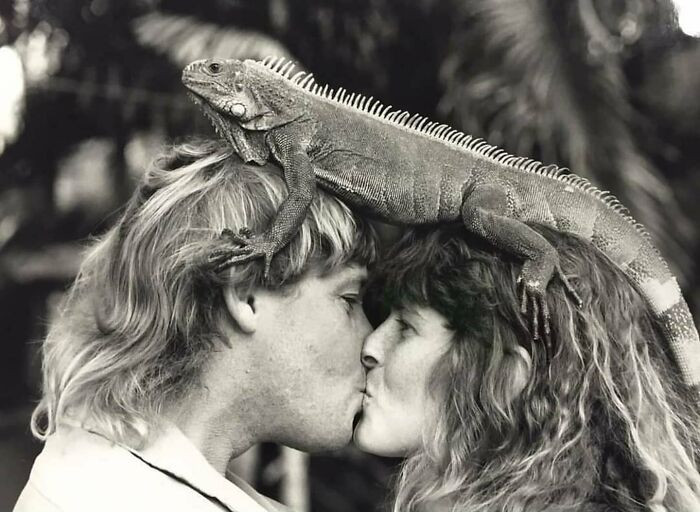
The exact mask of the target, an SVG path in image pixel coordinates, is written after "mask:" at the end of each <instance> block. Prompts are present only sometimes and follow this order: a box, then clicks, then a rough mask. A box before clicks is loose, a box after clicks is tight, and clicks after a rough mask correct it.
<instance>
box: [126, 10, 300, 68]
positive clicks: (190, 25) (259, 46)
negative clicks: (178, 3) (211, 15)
mask: <svg viewBox="0 0 700 512" xmlns="http://www.w3.org/2000/svg"><path fill="white" fill-rule="evenodd" d="M132 28H133V31H134V35H135V36H136V39H137V41H138V42H139V43H140V44H141V45H143V46H146V47H149V48H152V49H154V50H156V51H157V52H160V53H163V54H166V55H167V56H168V57H169V58H170V60H171V61H172V62H173V63H174V64H175V65H177V66H185V65H186V64H188V63H190V62H192V61H193V60H197V59H203V58H211V57H217V58H228V59H245V58H251V59H262V58H264V57H267V56H276V57H284V58H285V59H291V60H294V58H293V56H292V55H291V54H290V53H289V51H288V50H287V49H286V48H285V47H284V46H283V45H282V44H281V43H279V42H278V41H276V40H275V39H273V38H271V37H268V36H266V35H264V34H261V33H259V32H255V31H251V30H242V29H239V28H236V27H224V26H220V25H216V24H212V23H206V22H203V21H200V20H198V19H196V18H194V17H192V16H181V15H176V14H164V13H161V12H152V13H149V14H146V15H144V16H141V17H139V18H136V19H135V20H134V21H133V22H132Z"/></svg>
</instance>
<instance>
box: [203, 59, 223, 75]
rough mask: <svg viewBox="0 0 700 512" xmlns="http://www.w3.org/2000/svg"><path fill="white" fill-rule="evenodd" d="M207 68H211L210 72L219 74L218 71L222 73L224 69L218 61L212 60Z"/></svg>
mask: <svg viewBox="0 0 700 512" xmlns="http://www.w3.org/2000/svg"><path fill="white" fill-rule="evenodd" d="M207 69H208V70H209V72H210V73H214V74H218V73H221V70H222V69H223V67H222V66H221V64H219V63H218V62H211V63H210V64H209V65H208V66H207Z"/></svg>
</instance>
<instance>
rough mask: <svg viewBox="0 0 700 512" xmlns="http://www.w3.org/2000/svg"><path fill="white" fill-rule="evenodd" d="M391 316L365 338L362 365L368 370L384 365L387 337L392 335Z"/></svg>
mask: <svg viewBox="0 0 700 512" xmlns="http://www.w3.org/2000/svg"><path fill="white" fill-rule="evenodd" d="M391 321H392V319H391V316H390V317H389V318H387V319H386V320H384V322H383V323H382V324H381V325H380V326H379V327H377V328H376V329H375V330H374V331H372V332H371V333H370V334H369V336H367V337H366V338H365V342H364V344H363V345H362V356H361V359H362V364H363V365H364V366H365V368H367V369H368V370H371V369H372V368H376V367H377V366H380V365H382V364H383V363H384V356H385V346H386V343H385V341H386V337H387V336H389V335H390V332H389V331H390V328H391Z"/></svg>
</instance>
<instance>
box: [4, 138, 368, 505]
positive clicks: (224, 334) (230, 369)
mask: <svg viewBox="0 0 700 512" xmlns="http://www.w3.org/2000/svg"><path fill="white" fill-rule="evenodd" d="M285 196H286V188H285V185H284V181H283V179H282V175H281V171H280V170H279V169H278V168H276V167H274V166H266V167H253V166H248V165H244V164H243V163H241V161H240V160H238V159H237V157H235V156H233V155H232V152H231V151H230V150H229V149H228V148H227V147H226V146H225V145H224V144H223V143H220V142H193V143H188V144H183V145H180V146H176V147H174V148H171V149H170V150H168V151H166V152H165V153H164V154H163V155H162V156H161V157H160V158H158V159H156V161H155V162H154V163H153V164H152V165H151V167H150V168H149V169H148V170H147V171H146V173H145V177H144V180H143V183H142V185H141V186H140V187H139V189H138V190H137V191H136V193H135V194H134V197H133V198H132V200H131V202H130V203H129V205H128V206H127V208H126V210H125V212H124V214H123V216H122V217H121V219H120V220H119V221H118V222H117V224H116V225H115V226H114V227H113V228H112V229H111V230H110V231H109V232H107V233H106V235H105V236H104V237H102V238H101V239H100V240H98V241H97V242H96V243H95V244H94V245H93V247H92V249H91V251H90V252H89V254H88V255H87V257H86V259H85V261H84V263H83V265H82V267H81V271H80V274H79V276H78V278H77V279H76V281H75V283H74V285H73V287H72V289H71V291H70V293H69V294H68V298H67V300H66V302H65V305H64V307H63V309H62V311H61V315H60V317H59V318H58V320H57V321H56V322H55V323H54V324H53V325H52V326H51V328H50V331H49V334H48V336H47V338H46V340H45V342H44V346H43V368H44V374H43V380H44V382H43V397H42V400H41V402H40V404H39V405H38V407H37V409H36V411H35V412H34V416H33V418H32V430H33V432H34V433H35V435H37V437H39V438H41V439H43V440H45V441H46V445H45V447H44V450H43V451H42V453H41V454H40V455H39V457H38V458H37V460H36V462H35V464H34V468H33V470H32V473H31V476H30V478H29V481H28V483H27V486H26V487H25V489H24V491H23V493H22V495H21V496H20V498H19V501H18V502H17V505H16V507H15V511H16V512H49V511H51V512H53V511H64V512H82V511H94V510H100V511H111V510H115V511H116V510H119V511H125V510H129V511H141V510H144V511H146V510H148V511H152V510H168V511H178V510H182V511H188V512H189V511H210V510H211V511H213V510H230V511H236V512H243V511H251V512H259V511H265V510H267V511H273V510H281V509H282V508H281V506H280V505H279V504H276V503H274V502H273V501H272V500H269V499H267V498H265V497H263V496H261V495H259V494H257V493H256V492H255V491H253V490H252V489H251V488H250V487H248V486H247V485H245V484H244V483H242V482H238V483H237V484H235V483H232V482H231V481H229V480H227V479H226V478H225V475H226V467H227V464H228V462H229V460H230V459H231V458H233V457H236V456H237V455H239V454H241V453H243V452H244V451H246V450H247V449H248V448H249V447H250V446H252V445H254V444H256V443H259V442H263V441H274V442H278V443H282V444H285V445H287V446H291V447H293V448H297V449H300V450H305V451H314V450H327V449H333V448H339V447H342V446H344V445H345V444H347V443H348V442H349V441H350V439H351V436H352V426H353V419H354V417H355V415H356V414H357V413H358V411H359V410H360V408H361V403H362V397H363V390H364V386H365V379H364V372H363V370H362V366H361V364H360V351H361V346H362V342H363V339H364V338H365V336H366V335H367V334H368V333H369V331H370V326H369V324H368V322H367V319H366V318H365V316H364V313H363V311H362V307H361V299H362V291H363V289H362V283H363V281H364V279H365V276H366V266H367V265H368V264H369V263H371V262H372V260H373V259H374V257H375V237H374V234H373V232H372V230H371V229H370V228H369V227H368V226H366V225H365V224H363V223H362V221H361V219H359V218H356V217H354V216H353V215H352V214H351V212H350V211H349V210H348V209H347V208H346V207H345V206H344V205H343V204H342V203H340V202H339V201H338V200H336V199H334V198H333V197H331V196H329V195H326V194H325V193H323V192H319V193H318V194H317V197H316V198H315V199H314V202H313V204H312V206H311V208H310V212H309V214H308V216H307V218H306V220H305V222H304V224H303V226H302V227H301V229H300V230H299V233H298V235H297V236H296V238H295V239H294V240H293V241H292V242H291V243H290V244H289V245H288V246H287V247H286V248H284V249H283V250H282V251H281V252H280V253H279V254H278V255H277V256H276V257H275V258H274V260H273V263H272V268H271V271H270V273H269V274H268V275H267V276H265V275H264V273H263V269H262V262H261V261H253V262H249V263H245V264H241V265H237V266H234V267H232V268H231V269H229V270H227V271H223V272H215V271H214V270H212V266H211V265H210V264H208V263H209V258H211V256H212V255H213V254H215V253H216V251H217V250H218V249H220V248H221V247H222V246H223V244H224V243H225V242H223V241H222V239H221V238H220V236H219V235H220V233H221V232H222V230H224V229H231V230H233V231H239V230H241V229H242V228H249V229H250V230H251V231H252V232H259V231H262V229H263V228H264V227H265V226H266V225H267V224H268V222H269V221H270V219H271V218H272V217H273V216H274V215H275V213H276V210H277V207H278V206H279V204H280V203H281V201H282V200H283V199H284V197H285Z"/></svg>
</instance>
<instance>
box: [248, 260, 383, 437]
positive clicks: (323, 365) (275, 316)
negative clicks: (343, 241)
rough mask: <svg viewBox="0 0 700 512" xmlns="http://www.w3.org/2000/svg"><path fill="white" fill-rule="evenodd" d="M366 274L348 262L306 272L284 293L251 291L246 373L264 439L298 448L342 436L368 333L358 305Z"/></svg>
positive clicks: (349, 426)
mask: <svg viewBox="0 0 700 512" xmlns="http://www.w3.org/2000/svg"><path fill="white" fill-rule="evenodd" d="M366 276H367V271H366V269H365V268H364V267H360V266H355V265H352V266H347V267H343V268H342V269H340V270H339V271H337V272H333V273H331V274H329V275H325V276H320V275H319V274H318V273H317V272H310V273H309V275H308V276H306V277H304V278H303V279H302V280H301V281H300V282H299V283H297V284H295V285H294V286H293V287H292V289H291V290H288V293H279V292H263V293H261V294H258V297H259V300H258V304H257V305H256V306H257V307H258V314H259V315H260V316H259V320H258V329H257V331H256V335H255V338H256V339H255V341H254V343H256V346H255V347H254V349H253V350H254V351H255V352H256V353H255V355H254V358H253V362H252V364H253V365H254V366H255V367H254V368H251V371H255V372H256V373H257V375H258V376H259V377H258V378H256V381H257V382H258V385H259V389H258V391H259V392H262V394H258V393H256V394H258V396H260V397H262V398H263V400H264V401H265V403H264V404H260V405H261V407H264V409H265V411H266V414H265V417H266V421H268V425H266V427H265V430H266V431H268V436H269V437H270V439H269V440H271V441H276V442H280V443H283V444H286V445H288V446H291V447H293V448H297V449H300V450H304V451H315V450H328V449H336V448H340V447H342V446H344V445H346V444H347V443H348V442H349V441H350V439H351V437H352V430H353V420H354V417H355V415H356V414H357V413H358V412H359V411H360V408H361V406H362V398H363V396H364V395H363V391H364V388H365V372H364V370H363V367H362V364H361V361H360V352H361V349H362V343H363V341H364V339H365V337H366V336H367V335H368V334H369V332H370V330H371V328H370V325H369V322H368V321H367V318H366V317H365V314H364V312H363V310H362V293H363V284H364V281H365V279H366ZM251 341H252V340H251Z"/></svg>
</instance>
